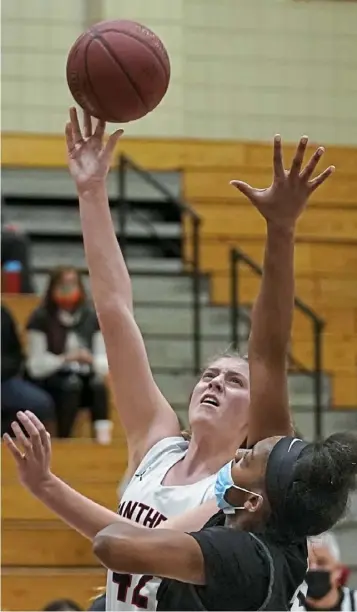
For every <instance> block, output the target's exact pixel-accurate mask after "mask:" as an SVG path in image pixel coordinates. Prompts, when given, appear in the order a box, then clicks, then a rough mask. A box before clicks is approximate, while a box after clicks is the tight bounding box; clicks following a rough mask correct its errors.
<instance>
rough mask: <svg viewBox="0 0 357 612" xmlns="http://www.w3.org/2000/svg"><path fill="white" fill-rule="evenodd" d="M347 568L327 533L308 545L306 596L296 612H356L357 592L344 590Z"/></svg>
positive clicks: (296, 607)
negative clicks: (310, 611) (321, 611)
mask: <svg viewBox="0 0 357 612" xmlns="http://www.w3.org/2000/svg"><path fill="white" fill-rule="evenodd" d="M344 574H345V567H344V566H343V565H342V563H341V559H340V549H339V546H338V543H337V540H336V538H335V536H334V535H333V534H332V533H330V532H326V533H324V534H322V535H321V536H317V537H316V538H311V540H310V542H309V571H308V572H307V575H306V583H307V594H306V595H303V594H302V593H300V594H299V596H298V601H297V603H298V605H294V606H293V610H357V591H355V590H351V589H349V588H348V587H346V586H343V577H344Z"/></svg>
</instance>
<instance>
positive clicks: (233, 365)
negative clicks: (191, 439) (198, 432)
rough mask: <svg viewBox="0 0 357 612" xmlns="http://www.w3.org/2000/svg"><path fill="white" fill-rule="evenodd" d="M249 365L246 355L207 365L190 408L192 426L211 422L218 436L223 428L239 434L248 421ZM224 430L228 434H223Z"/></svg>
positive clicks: (232, 433) (235, 435) (233, 434)
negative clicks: (243, 357)
mask: <svg viewBox="0 0 357 612" xmlns="http://www.w3.org/2000/svg"><path fill="white" fill-rule="evenodd" d="M248 406H249V366H248V363H247V362H246V361H245V360H244V359H240V358H238V357H237V358H236V357H221V358H219V359H217V360H216V361H214V362H213V363H212V364H211V365H210V366H209V367H207V368H206V369H205V370H204V372H203V374H202V376H201V378H200V380H199V381H198V383H197V385H196V386H195V388H194V390H193V393H192V396H191V401H190V408H189V418H190V425H191V428H192V429H193V430H194V428H195V427H196V426H197V425H198V426H201V423H202V424H203V423H207V422H208V423H210V424H212V425H213V426H214V428H215V433H214V435H215V436H219V435H220V432H221V435H222V436H223V437H224V439H225V440H226V439H227V436H232V438H233V440H234V438H235V439H236V438H237V433H236V432H237V431H241V430H242V427H244V426H245V425H246V424H247V419H248ZM223 434H224V435H223Z"/></svg>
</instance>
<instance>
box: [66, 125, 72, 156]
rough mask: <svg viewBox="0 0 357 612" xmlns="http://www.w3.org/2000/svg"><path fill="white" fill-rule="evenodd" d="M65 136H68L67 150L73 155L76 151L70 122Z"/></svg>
mask: <svg viewBox="0 0 357 612" xmlns="http://www.w3.org/2000/svg"><path fill="white" fill-rule="evenodd" d="M65 135H66V142H67V149H68V151H69V153H71V152H72V151H73V149H74V140H73V131H72V123H71V122H70V121H68V122H67V123H66V128H65Z"/></svg>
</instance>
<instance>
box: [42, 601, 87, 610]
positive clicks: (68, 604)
mask: <svg viewBox="0 0 357 612" xmlns="http://www.w3.org/2000/svg"><path fill="white" fill-rule="evenodd" d="M43 610H44V612H52V611H53V612H56V611H58V612H62V611H63V612H72V611H74V612H76V611H77V610H82V608H80V607H79V605H78V604H76V602H75V601H72V599H55V600H54V601H51V602H50V603H49V604H47V606H46V607H45V608H43Z"/></svg>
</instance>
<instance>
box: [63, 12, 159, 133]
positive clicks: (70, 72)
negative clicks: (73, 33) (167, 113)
mask: <svg viewBox="0 0 357 612" xmlns="http://www.w3.org/2000/svg"><path fill="white" fill-rule="evenodd" d="M169 81H170V60H169V57H168V54H167V51H166V49H165V47H164V45H163V43H162V42H161V40H160V39H159V38H158V37H157V36H156V34H154V32H152V31H151V30H149V28H147V27H145V26H143V25H141V24H139V23H136V22H134V21H124V20H119V21H103V22H100V23H97V24H95V25H94V26H92V27H90V28H89V29H88V30H87V31H86V32H84V33H83V34H82V35H81V36H80V37H79V38H78V39H77V40H76V42H75V43H74V45H73V46H72V48H71V50H70V52H69V54H68V59H67V82H68V86H69V89H70V91H71V94H72V96H73V98H74V99H75V101H76V102H77V104H79V106H81V107H82V108H83V109H84V110H86V111H88V112H89V113H90V114H91V115H92V116H93V117H96V118H97V119H102V120H104V121H108V122H113V123H127V122H128V121H134V120H135V119H140V118H141V117H144V116H145V115H147V113H150V112H151V111H152V110H154V108H156V106H157V105H158V104H159V103H160V102H161V100H162V98H163V97H164V95H165V93H166V91H167V88H168V85H169Z"/></svg>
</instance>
